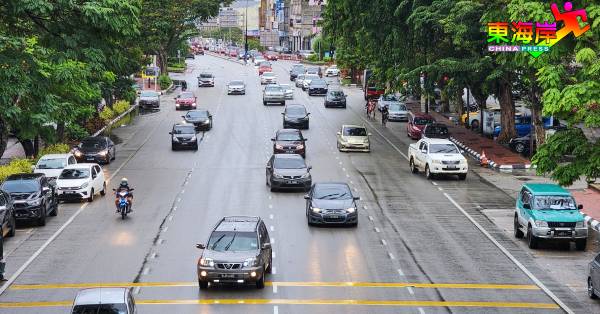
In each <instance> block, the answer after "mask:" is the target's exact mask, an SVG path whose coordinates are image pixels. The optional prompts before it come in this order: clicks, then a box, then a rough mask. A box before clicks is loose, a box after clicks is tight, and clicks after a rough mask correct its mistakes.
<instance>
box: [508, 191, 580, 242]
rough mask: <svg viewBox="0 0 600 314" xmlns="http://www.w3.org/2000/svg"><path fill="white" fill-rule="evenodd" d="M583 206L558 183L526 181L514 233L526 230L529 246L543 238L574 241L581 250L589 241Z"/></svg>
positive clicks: (517, 234) (519, 234) (518, 202)
mask: <svg viewBox="0 0 600 314" xmlns="http://www.w3.org/2000/svg"><path fill="white" fill-rule="evenodd" d="M582 208H583V206H582V205H579V206H577V204H576V203H575V199H574V198H573V196H571V193H569V191H567V190H565V189H563V188H562V187H560V186H558V185H556V184H544V183H529V184H523V187H522V188H521V192H520V193H519V197H518V198H517V206H516V211H515V220H514V232H515V237H517V238H523V236H524V235H525V232H526V234H527V243H528V245H529V248H532V249H535V248H536V247H537V245H538V243H539V241H540V239H547V240H555V241H569V242H575V247H576V248H577V250H579V251H584V250H585V247H586V244H587V237H588V229H587V226H586V224H585V221H584V218H583V215H582V214H581V213H580V212H579V210H580V209H582Z"/></svg>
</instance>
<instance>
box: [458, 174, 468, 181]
mask: <svg viewBox="0 0 600 314" xmlns="http://www.w3.org/2000/svg"><path fill="white" fill-rule="evenodd" d="M466 179H467V174H466V173H461V174H459V175H458V180H461V181H464V180H466Z"/></svg>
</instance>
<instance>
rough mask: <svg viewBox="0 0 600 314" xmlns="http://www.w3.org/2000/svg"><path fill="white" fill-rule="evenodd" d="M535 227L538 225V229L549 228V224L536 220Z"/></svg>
mask: <svg viewBox="0 0 600 314" xmlns="http://www.w3.org/2000/svg"><path fill="white" fill-rule="evenodd" d="M535 225H536V227H541V228H548V222H546V221H543V220H536V221H535Z"/></svg>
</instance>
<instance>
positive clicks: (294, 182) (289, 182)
mask: <svg viewBox="0 0 600 314" xmlns="http://www.w3.org/2000/svg"><path fill="white" fill-rule="evenodd" d="M287 183H288V184H296V183H298V182H296V181H294V180H289V181H288V182H287Z"/></svg>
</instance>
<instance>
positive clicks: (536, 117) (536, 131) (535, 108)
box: [530, 79, 546, 155]
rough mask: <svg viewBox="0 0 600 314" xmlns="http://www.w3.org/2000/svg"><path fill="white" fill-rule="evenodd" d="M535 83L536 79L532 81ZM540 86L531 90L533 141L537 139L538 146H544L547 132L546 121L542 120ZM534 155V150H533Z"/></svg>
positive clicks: (535, 85) (535, 86)
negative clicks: (545, 128)
mask: <svg viewBox="0 0 600 314" xmlns="http://www.w3.org/2000/svg"><path fill="white" fill-rule="evenodd" d="M532 82H535V79H533V80H532ZM540 95H541V89H540V86H539V85H537V84H536V83H534V85H533V86H532V88H531V96H530V97H531V121H532V123H533V130H532V131H533V134H531V139H532V140H533V139H535V144H536V146H538V147H539V146H540V145H542V144H544V142H545V141H546V130H544V121H543V120H542V118H543V117H542V102H541V101H540ZM531 155H533V150H531Z"/></svg>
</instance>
